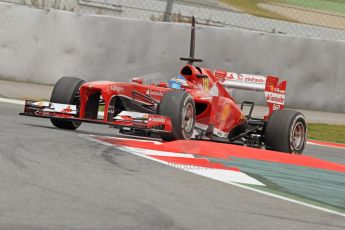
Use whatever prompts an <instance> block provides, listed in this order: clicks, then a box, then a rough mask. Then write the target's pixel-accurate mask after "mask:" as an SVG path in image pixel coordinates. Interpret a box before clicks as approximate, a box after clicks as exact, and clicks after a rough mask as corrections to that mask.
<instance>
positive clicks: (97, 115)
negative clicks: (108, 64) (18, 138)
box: [21, 19, 307, 154]
mask: <svg viewBox="0 0 345 230" xmlns="http://www.w3.org/2000/svg"><path fill="white" fill-rule="evenodd" d="M194 45H195V22H194V19H193V21H192V35H191V47H190V57H189V58H181V60H184V61H188V64H187V65H186V66H184V67H183V68H182V69H181V71H180V76H177V77H175V78H173V79H172V80H170V81H168V82H159V83H157V84H152V83H151V84H149V85H145V84H143V80H142V79H140V78H133V79H132V80H131V82H111V81H94V82H85V81H83V80H81V79H79V78H75V77H63V78H61V79H60V80H59V81H58V82H57V83H56V85H55V87H54V89H53V92H52V95H51V99H50V102H37V101H31V100H27V101H26V103H25V109H24V113H21V115H26V116H35V117H41V118H50V120H51V122H52V124H53V125H54V126H56V127H58V128H63V129H77V128H78V127H79V126H80V124H81V123H82V122H89V123H96V124H106V125H110V126H114V127H115V128H119V129H120V130H121V131H122V132H125V131H126V130H128V131H131V133H135V132H140V131H145V132H146V133H158V134H159V135H160V137H161V138H162V139H163V140H164V141H172V140H177V139H178V140H180V139H182V140H183V139H191V138H194V139H203V140H213V141H221V142H228V143H234V144H241V145H246V146H251V147H259V148H261V147H265V148H267V149H271V150H276V151H282V152H288V153H295V154H301V153H302V151H303V149H304V147H305V144H306V133H307V127H306V121H305V118H304V116H303V115H302V114H301V113H300V112H297V111H292V110H284V103H285V93H286V81H282V82H281V83H279V79H278V78H277V77H274V76H267V77H264V76H258V75H248V74H236V73H231V72H227V71H222V70H215V71H213V70H210V69H206V68H201V67H197V66H195V65H193V63H194V62H200V61H202V60H200V59H195V58H194ZM229 89H244V90H255V91H264V93H265V97H266V100H267V104H268V108H269V112H268V114H267V115H266V116H265V117H263V118H253V117H252V111H253V108H254V103H253V102H247V101H244V102H242V104H241V106H238V105H237V104H236V102H235V100H234V99H233V98H232V96H231V95H230V93H229ZM103 106H104V107H103ZM243 107H248V108H250V111H249V112H248V114H244V113H243V112H242V110H243ZM102 108H104V110H103V111H104V112H102V111H101V110H102Z"/></svg>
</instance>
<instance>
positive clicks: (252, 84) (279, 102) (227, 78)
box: [215, 70, 287, 120]
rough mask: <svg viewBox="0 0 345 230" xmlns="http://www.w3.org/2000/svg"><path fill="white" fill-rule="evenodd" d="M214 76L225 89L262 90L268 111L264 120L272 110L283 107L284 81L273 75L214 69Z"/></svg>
mask: <svg viewBox="0 0 345 230" xmlns="http://www.w3.org/2000/svg"><path fill="white" fill-rule="evenodd" d="M215 76H216V78H217V79H218V80H219V82H220V84H221V85H222V86H223V87H224V88H226V89H241V90H253V91H264V92H265V98H266V102H267V105H268V109H269V112H268V114H267V115H266V116H265V120H267V119H268V117H269V116H270V115H271V113H272V112H273V111H274V110H280V109H284V107H285V95H286V84H287V82H286V81H282V82H280V83H279V78H278V77H275V76H260V75H250V74H237V73H232V72H226V71H219V70H216V71H215Z"/></svg>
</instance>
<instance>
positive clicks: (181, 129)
mask: <svg viewBox="0 0 345 230" xmlns="http://www.w3.org/2000/svg"><path fill="white" fill-rule="evenodd" d="M195 111H196V110H195V103H194V100H193V98H192V96H191V95H190V94H188V93H187V92H185V91H175V90H172V91H168V92H166V93H165V94H164V96H163V98H162V100H161V102H160V104H159V109H158V114H160V115H163V116H167V117H169V118H170V119H171V123H172V133H161V134H160V136H161V138H162V139H163V140H164V141H172V140H188V139H190V138H191V137H192V135H193V132H194V125H195Z"/></svg>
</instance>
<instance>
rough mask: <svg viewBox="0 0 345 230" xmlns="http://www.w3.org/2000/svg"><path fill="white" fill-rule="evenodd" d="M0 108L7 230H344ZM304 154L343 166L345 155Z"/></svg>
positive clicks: (84, 129)
mask: <svg viewBox="0 0 345 230" xmlns="http://www.w3.org/2000/svg"><path fill="white" fill-rule="evenodd" d="M21 110H22V106H21V105H14V104H7V103H0V119H1V122H0V229H1V230H6V229H28V230H31V229H35V230H40V229H313V230H316V229H344V228H345V218H344V217H342V216H338V215H335V214H331V213H327V212H323V211H320V210H316V209H313V208H309V207H305V206H302V205H298V204H294V203H291V202H288V201H284V200H280V199H276V198H273V197H269V196H266V195H263V194H259V193H256V192H253V191H248V190H244V189H242V188H238V187H235V186H232V185H228V184H225V183H221V182H218V181H214V180H211V179H208V178H204V177H201V176H198V175H195V174H192V173H188V172H185V171H182V170H178V169H175V168H171V167H168V166H165V165H162V164H159V163H157V162H153V161H150V160H147V159H144V158H140V157H137V156H134V155H131V154H128V153H126V152H121V151H119V150H116V149H114V148H113V147H110V146H105V145H102V144H99V143H96V142H92V141H88V140H87V139H84V138H81V137H80V134H94V135H116V134H115V132H114V130H112V129H109V128H107V127H106V126H97V125H87V124H83V125H82V126H81V127H80V129H79V130H78V131H65V130H60V129H57V128H54V127H53V126H52V125H51V124H50V122H49V120H45V119H36V118H31V117H22V116H18V115H17V114H18V113H19V112H20V111H21ZM305 155H312V156H315V157H318V158H321V159H325V160H328V161H332V162H338V163H342V164H345V153H344V150H341V149H330V148H325V147H319V146H309V147H308V148H307V149H306V151H305Z"/></svg>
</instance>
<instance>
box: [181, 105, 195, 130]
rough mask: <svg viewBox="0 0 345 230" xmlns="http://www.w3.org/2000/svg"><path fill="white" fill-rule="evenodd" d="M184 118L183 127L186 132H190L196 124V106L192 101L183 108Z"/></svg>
mask: <svg viewBox="0 0 345 230" xmlns="http://www.w3.org/2000/svg"><path fill="white" fill-rule="evenodd" d="M182 118H183V119H182V128H183V129H184V130H185V131H186V133H190V132H191V131H192V129H193V125H194V108H193V105H192V104H191V103H188V104H187V106H186V107H185V108H184V109H183V112H182Z"/></svg>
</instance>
